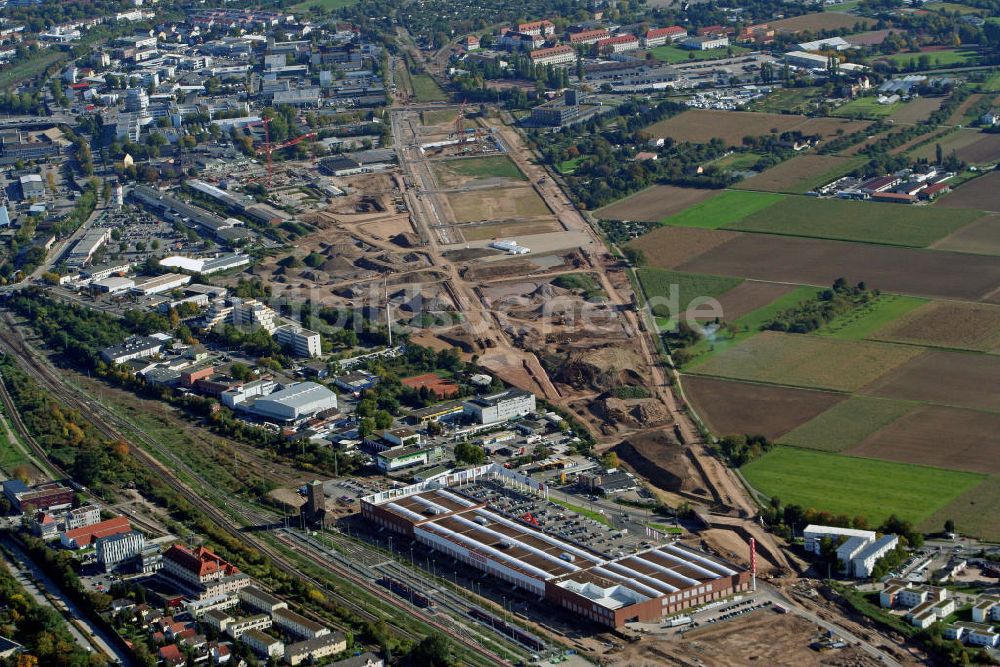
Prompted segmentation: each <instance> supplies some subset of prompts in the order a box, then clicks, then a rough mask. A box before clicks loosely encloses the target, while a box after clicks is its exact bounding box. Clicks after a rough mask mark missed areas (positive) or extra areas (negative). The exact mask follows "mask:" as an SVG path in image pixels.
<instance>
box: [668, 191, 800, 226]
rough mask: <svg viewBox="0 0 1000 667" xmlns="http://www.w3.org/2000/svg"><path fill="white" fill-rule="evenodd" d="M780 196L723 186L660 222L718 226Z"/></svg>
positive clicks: (775, 201) (772, 202)
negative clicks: (727, 188)
mask: <svg viewBox="0 0 1000 667" xmlns="http://www.w3.org/2000/svg"><path fill="white" fill-rule="evenodd" d="M784 198H785V197H784V195H779V194H774V193H770V192H742V191H738V190H726V191H725V192H722V193H721V194H719V195H718V196H716V197H712V198H711V199H706V200H705V201H703V202H701V203H698V204H695V205H694V206H692V207H690V208H688V209H685V210H684V211H682V212H681V213H678V214H677V215H672V216H670V217H669V218H666V219H664V220H663V224H665V225H671V226H674V227H698V228H700V229H718V228H719V227H723V226H725V225H728V224H731V223H734V222H737V221H739V220H742V219H744V218H746V217H747V216H750V215H752V214H754V213H756V212H758V211H762V210H764V209H766V208H768V207H770V206H772V205H774V204H777V203H778V202H780V201H781V200H783V199H784Z"/></svg>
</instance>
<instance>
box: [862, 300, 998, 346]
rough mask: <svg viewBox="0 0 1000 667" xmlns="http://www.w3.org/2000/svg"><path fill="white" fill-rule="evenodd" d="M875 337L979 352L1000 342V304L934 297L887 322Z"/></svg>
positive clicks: (873, 336) (874, 338)
mask: <svg viewBox="0 0 1000 667" xmlns="http://www.w3.org/2000/svg"><path fill="white" fill-rule="evenodd" d="M869 339H871V340H882V341H888V342H895V343H908V344H912V345H923V346H927V347H941V348H948V349H957V350H971V351H976V352H990V351H995V350H996V349H997V347H998V346H1000V306H995V305H990V304H983V303H963V302H957V301H933V302H931V303H928V304H925V305H923V306H921V307H919V308H917V309H915V310H912V311H911V312H909V313H907V314H906V315H904V316H903V317H901V318H899V319H897V320H895V321H894V322H891V323H889V324H887V326H885V327H884V328H882V329H879V330H878V331H876V332H874V333H872V334H871V335H870V336H869Z"/></svg>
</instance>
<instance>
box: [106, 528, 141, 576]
mask: <svg viewBox="0 0 1000 667" xmlns="http://www.w3.org/2000/svg"><path fill="white" fill-rule="evenodd" d="M145 546H146V538H145V537H144V536H143V534H142V533H140V532H138V531H136V530H133V531H131V532H128V533H122V534H120V535H112V536H111V537H102V538H100V539H98V540H97V542H96V550H97V564H98V565H100V566H101V569H103V570H104V571H105V572H111V571H113V570H114V569H115V568H117V567H118V566H119V565H121V564H122V563H124V562H126V561H130V560H132V559H133V558H137V557H138V556H139V554H141V553H142V550H143V548H144V547H145Z"/></svg>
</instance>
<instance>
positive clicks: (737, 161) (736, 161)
mask: <svg viewBox="0 0 1000 667" xmlns="http://www.w3.org/2000/svg"><path fill="white" fill-rule="evenodd" d="M761 157H762V156H761V155H760V154H759V153H730V154H729V155H727V156H725V157H720V158H719V159H718V160H714V161H712V162H709V163H708V164H709V165H710V166H713V167H715V168H717V169H723V170H728V171H746V170H747V169H752V168H753V166H754V165H755V164H757V161H758V160H760V158H761Z"/></svg>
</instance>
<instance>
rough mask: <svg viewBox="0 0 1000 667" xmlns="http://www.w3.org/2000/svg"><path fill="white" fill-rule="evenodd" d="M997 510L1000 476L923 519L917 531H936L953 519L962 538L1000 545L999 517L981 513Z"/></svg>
mask: <svg viewBox="0 0 1000 667" xmlns="http://www.w3.org/2000/svg"><path fill="white" fill-rule="evenodd" d="M997 507H1000V477H990V478H988V479H986V480H984V481H983V482H982V483H981V484H980V485H979V486H976V487H974V488H972V489H970V490H968V491H966V492H965V493H963V494H961V495H960V496H958V497H957V498H955V499H954V500H953V501H952V502H951V503H950V504H948V505H946V506H945V507H943V508H941V509H939V510H938V511H937V512H935V513H934V514H932V515H931V516H929V517H927V518H925V519H924V520H923V521H922V522H921V523H919V524H918V525H917V528H919V529H920V530H925V531H928V532H932V531H933V532H936V531H939V530H941V527H942V526H944V522H945V521H947V520H948V519H952V520H954V521H955V528H956V529H957V530H958V532H960V533H962V534H963V535H972V536H974V537H978V538H980V539H983V540H989V541H991V542H1000V516H998V513H997V512H995V511H983V510H984V508H997Z"/></svg>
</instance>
